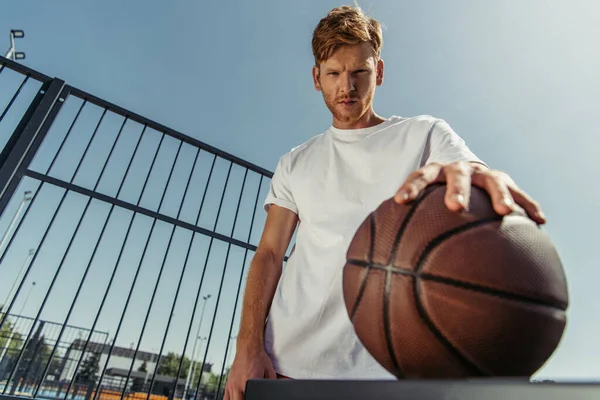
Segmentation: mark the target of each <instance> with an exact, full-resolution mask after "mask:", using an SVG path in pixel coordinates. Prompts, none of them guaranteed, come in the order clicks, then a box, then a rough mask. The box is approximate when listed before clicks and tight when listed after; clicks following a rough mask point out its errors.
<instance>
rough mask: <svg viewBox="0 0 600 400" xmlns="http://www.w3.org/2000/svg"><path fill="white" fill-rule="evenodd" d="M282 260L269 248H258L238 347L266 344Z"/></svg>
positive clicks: (248, 283) (247, 282) (253, 263)
mask: <svg viewBox="0 0 600 400" xmlns="http://www.w3.org/2000/svg"><path fill="white" fill-rule="evenodd" d="M281 264H282V262H279V261H278V260H276V259H275V257H274V256H273V255H272V254H270V253H269V252H260V251H258V252H256V253H255V255H254V258H253V259H252V262H251V264H250V268H249V271H248V278H247V279H246V289H245V291H244V300H243V303H242V316H241V321H240V328H239V332H238V339H237V351H243V348H244V347H246V346H261V347H262V346H264V325H265V321H266V318H267V315H268V312H269V309H270V308H271V303H272V301H273V295H274V294H275V289H276V288H277V284H278V282H279V278H280V277H281Z"/></svg>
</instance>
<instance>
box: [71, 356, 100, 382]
mask: <svg viewBox="0 0 600 400" xmlns="http://www.w3.org/2000/svg"><path fill="white" fill-rule="evenodd" d="M99 370H100V354H99V353H92V355H90V356H89V357H88V358H86V359H85V361H84V362H83V363H81V370H80V371H79V372H78V373H77V377H76V378H75V381H76V382H77V383H92V382H94V383H95V382H96V380H97V379H98V371H99Z"/></svg>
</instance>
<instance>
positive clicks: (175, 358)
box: [156, 352, 190, 379]
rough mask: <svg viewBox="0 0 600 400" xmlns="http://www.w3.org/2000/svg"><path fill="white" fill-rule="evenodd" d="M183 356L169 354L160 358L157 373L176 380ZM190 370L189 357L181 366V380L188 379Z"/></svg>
mask: <svg viewBox="0 0 600 400" xmlns="http://www.w3.org/2000/svg"><path fill="white" fill-rule="evenodd" d="M180 361H181V356H180V355H179V354H176V353H173V352H169V353H168V354H167V355H165V356H162V357H161V358H160V362H159V363H158V369H157V371H156V373H157V374H159V375H166V376H170V377H173V378H175V377H176V376H177V371H178V370H179V362H180ZM189 368H190V359H189V358H187V357H184V358H183V365H182V366H181V373H180V374H179V378H180V379H182V378H183V379H185V378H187V374H188V370H189Z"/></svg>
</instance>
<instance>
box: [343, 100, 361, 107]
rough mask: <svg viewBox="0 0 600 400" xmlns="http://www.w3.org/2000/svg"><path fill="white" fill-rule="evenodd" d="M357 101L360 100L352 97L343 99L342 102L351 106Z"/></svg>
mask: <svg viewBox="0 0 600 400" xmlns="http://www.w3.org/2000/svg"><path fill="white" fill-rule="evenodd" d="M357 101H358V100H350V99H349V100H342V101H340V104H343V105H345V106H351V105H353V104H354V103H356V102H357Z"/></svg>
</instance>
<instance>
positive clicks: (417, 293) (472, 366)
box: [413, 276, 493, 377]
mask: <svg viewBox="0 0 600 400" xmlns="http://www.w3.org/2000/svg"><path fill="white" fill-rule="evenodd" d="M420 282H421V279H420V277H419V276H417V277H416V278H415V280H414V283H413V285H414V286H413V288H414V289H413V293H414V297H415V303H416V306H417V311H418V312H419V315H420V316H421V319H422V320H423V322H424V323H425V325H427V326H428V327H429V330H430V331H431V333H433V335H434V336H435V337H436V338H437V339H438V340H439V341H440V343H441V344H442V346H444V347H445V348H446V350H448V351H449V352H450V353H451V354H452V355H454V357H455V358H456V359H457V360H458V361H459V362H460V364H462V366H463V367H464V368H465V369H466V370H467V373H468V375H469V376H476V377H484V376H492V375H493V374H492V373H491V372H489V371H487V370H486V369H485V368H483V367H481V366H480V365H477V363H475V362H474V361H473V360H471V359H470V358H469V357H467V356H466V355H465V354H463V353H462V352H461V351H460V350H459V349H457V348H456V347H455V346H454V345H453V344H452V343H451V342H450V340H449V339H448V338H447V337H446V336H445V335H444V334H443V333H442V332H441V331H440V330H439V329H438V327H437V326H436V325H435V323H434V322H433V321H432V320H431V318H430V317H429V315H428V314H427V310H425V307H424V306H423V302H422V300H421V286H420Z"/></svg>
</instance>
